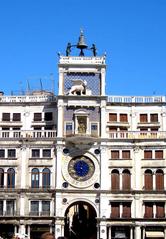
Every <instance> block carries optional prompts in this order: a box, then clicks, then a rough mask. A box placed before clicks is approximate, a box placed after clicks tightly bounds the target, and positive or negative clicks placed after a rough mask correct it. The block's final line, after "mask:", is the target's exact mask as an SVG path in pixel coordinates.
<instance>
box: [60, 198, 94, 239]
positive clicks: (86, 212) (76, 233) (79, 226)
mask: <svg viewBox="0 0 166 239" xmlns="http://www.w3.org/2000/svg"><path fill="white" fill-rule="evenodd" d="M64 236H65V237H66V238H69V239H96V238H97V227H96V211H95V209H94V208H93V207H92V205H90V204H89V203H87V202H83V201H79V202H76V203H73V204H71V205H70V206H69V207H68V208H67V210H66V213H65V231H64Z"/></svg>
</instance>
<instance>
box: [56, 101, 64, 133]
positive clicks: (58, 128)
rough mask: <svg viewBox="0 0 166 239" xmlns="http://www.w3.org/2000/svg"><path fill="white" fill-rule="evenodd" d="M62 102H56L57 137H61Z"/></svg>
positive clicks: (62, 120)
mask: <svg viewBox="0 0 166 239" xmlns="http://www.w3.org/2000/svg"><path fill="white" fill-rule="evenodd" d="M63 122H64V117H63V100H59V101H58V124H57V137H63Z"/></svg>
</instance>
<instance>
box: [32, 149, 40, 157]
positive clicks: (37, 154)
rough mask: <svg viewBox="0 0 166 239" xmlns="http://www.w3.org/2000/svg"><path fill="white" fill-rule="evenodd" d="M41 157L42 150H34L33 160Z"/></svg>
mask: <svg viewBox="0 0 166 239" xmlns="http://www.w3.org/2000/svg"><path fill="white" fill-rule="evenodd" d="M39 157H40V149H32V158H39Z"/></svg>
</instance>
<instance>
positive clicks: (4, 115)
mask: <svg viewBox="0 0 166 239" xmlns="http://www.w3.org/2000/svg"><path fill="white" fill-rule="evenodd" d="M2 121H10V113H2Z"/></svg>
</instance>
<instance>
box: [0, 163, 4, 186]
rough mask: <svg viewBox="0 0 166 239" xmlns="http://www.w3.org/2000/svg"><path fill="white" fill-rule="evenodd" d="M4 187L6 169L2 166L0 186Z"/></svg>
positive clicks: (0, 169)
mask: <svg viewBox="0 0 166 239" xmlns="http://www.w3.org/2000/svg"><path fill="white" fill-rule="evenodd" d="M3 187H4V170H3V169H2V168H0V188H3Z"/></svg>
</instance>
